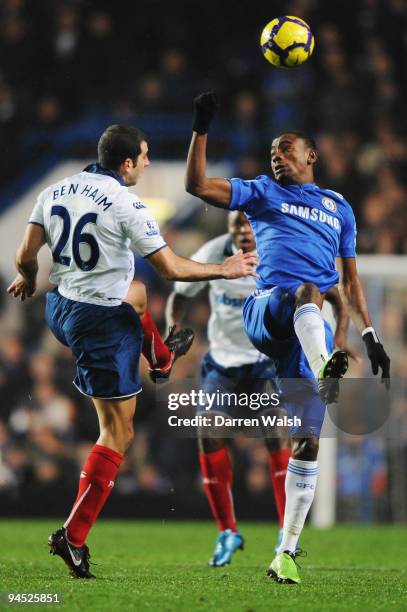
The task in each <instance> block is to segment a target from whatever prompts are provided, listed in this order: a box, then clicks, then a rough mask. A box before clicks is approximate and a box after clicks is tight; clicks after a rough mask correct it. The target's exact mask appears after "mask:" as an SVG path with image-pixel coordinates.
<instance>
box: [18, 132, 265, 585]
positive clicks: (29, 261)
mask: <svg viewBox="0 0 407 612" xmlns="http://www.w3.org/2000/svg"><path fill="white" fill-rule="evenodd" d="M98 157H99V163H97V164H92V165H90V166H88V167H87V168H85V170H84V171H83V172H80V173H79V174H76V175H74V176H71V177H67V178H64V179H63V180H61V181H59V182H57V183H55V184H54V185H51V186H50V187H48V188H47V189H45V190H44V191H43V192H42V193H41V194H40V195H39V197H38V200H37V203H36V205H35V207H34V210H33V213H32V215H31V217H30V221H29V225H28V227H27V229H26V233H25V236H24V239H23V241H22V243H21V245H20V247H19V249H18V251H17V256H16V266H17V269H18V275H17V277H16V278H15V280H14V281H13V283H12V284H11V285H10V287H9V288H8V292H9V293H10V294H12V295H13V296H14V297H16V298H20V299H21V300H25V299H26V298H29V297H31V296H33V295H34V293H35V290H36V277H37V272H38V262H37V254H38V251H39V250H40V248H41V247H42V246H43V245H44V244H45V243H47V244H48V246H49V248H50V249H51V252H52V258H53V265H52V269H51V275H50V280H51V282H52V283H55V284H56V285H57V287H56V289H55V290H54V291H52V292H50V293H47V296H46V311H45V316H46V319H47V323H48V325H49V327H50V328H51V330H52V331H53V333H54V335H55V336H56V337H57V338H58V339H59V340H60V341H61V342H62V343H63V344H65V345H67V346H69V347H70V348H71V351H72V353H73V355H74V357H75V359H76V366H77V375H76V378H75V381H74V384H75V385H76V387H77V388H78V389H79V390H80V391H81V392H82V393H84V394H85V395H88V396H90V397H91V398H92V400H93V403H94V405H95V408H96V412H97V416H98V420H99V426H100V435H99V438H98V440H97V443H96V444H95V446H94V447H93V448H92V450H91V452H90V454H89V456H88V458H87V460H86V462H85V465H84V466H83V469H82V472H81V476H80V480H79V490H78V494H77V498H76V501H75V503H74V505H73V508H72V511H71V513H70V515H69V517H68V519H67V521H66V522H65V524H64V526H63V527H62V528H61V529H59V530H57V531H56V532H55V533H53V534H52V535H51V536H50V538H49V546H50V552H52V553H53V554H57V555H59V556H60V557H62V559H63V560H64V561H65V563H66V564H67V565H68V567H69V569H70V573H71V575H72V576H74V577H77V578H93V577H94V576H93V574H92V573H91V572H90V571H89V557H90V555H89V549H88V547H87V546H86V543H85V542H86V539H87V536H88V533H89V531H90V529H91V527H92V525H93V524H94V522H95V521H96V519H97V517H98V515H99V513H100V511H101V509H102V508H103V506H104V504H105V502H106V500H107V498H108V496H109V493H110V492H111V490H112V487H113V485H114V481H115V477H116V474H117V471H118V469H119V467H120V464H121V461H122V458H123V454H124V453H125V451H126V449H127V448H128V446H129V445H130V443H131V441H132V439H133V417H134V413H135V409H136V394H137V393H139V392H140V391H141V384H140V376H139V357H140V353H141V351H142V350H144V348H146V352H147V355H148V350H150V352H151V358H152V366H153V367H152V369H154V367H155V365H157V363H156V362H155V363H154V360H155V358H154V350H155V348H156V339H155V338H154V337H153V338H152V344H151V345H150V347H149V348H148V347H143V331H144V333H145V331H146V329H147V330H150V331H151V330H152V323H153V322H152V320H151V321H147V323H145V322H144V320H143V323H142V322H141V321H140V316H139V314H140V315H142V314H143V309H145V306H146V304H145V299H144V297H143V290H142V286H141V290H140V285H135V284H132V281H133V276H134V257H133V254H132V252H131V250H130V247H133V248H134V249H135V251H136V252H137V253H138V254H139V255H141V256H143V257H147V258H148V260H149V261H150V262H151V263H152V265H153V266H154V268H155V269H156V270H157V272H158V273H159V274H160V275H162V276H164V277H165V278H167V279H170V280H185V281H201V280H206V279H216V278H237V277H240V276H245V275H250V274H251V275H255V272H254V266H255V265H256V263H257V260H256V258H255V257H254V256H253V255H252V254H242V253H240V254H237V255H235V256H234V257H231V258H228V259H227V260H226V261H225V262H224V263H222V264H219V265H216V264H199V263H196V262H193V261H191V260H188V259H185V258H183V257H179V256H178V255H176V254H175V253H174V252H173V251H172V250H171V249H170V248H169V247H168V246H167V245H166V243H165V242H164V240H163V238H162V237H161V235H160V231H159V228H158V225H157V223H156V221H155V219H154V218H153V216H152V215H151V213H150V212H149V211H148V209H147V207H146V206H145V205H144V204H143V203H142V202H140V200H139V198H138V197H137V196H136V195H134V194H132V193H130V192H129V191H128V189H127V188H128V187H130V186H132V185H135V184H136V183H137V181H138V179H139V178H140V176H141V174H142V172H143V170H144V168H145V167H147V166H148V165H149V163H150V162H149V159H148V144H147V139H146V137H145V136H144V134H143V133H142V132H141V131H140V130H138V129H137V128H133V127H128V126H120V125H116V126H110V127H109V128H107V130H106V131H105V132H104V133H103V134H102V136H101V138H100V140H99V144H98ZM144 318H145V317H144ZM152 335H153V336H154V332H152ZM156 335H157V334H156ZM178 340H179V344H181V345H183V346H178V347H176V349H177V351H178V354H182V349H184V352H185V350H187V349H188V348H189V346H188V343H189V345H190V341H191V338H190V334H187V335H186V337H184V338H181V339H180V338H178ZM161 342H162V341H161ZM144 344H145V342H144ZM162 344H163V343H162ZM168 348H169V347H168V346H167V347H166V349H167V357H168V352H169V351H168ZM173 352H176V350H174V351H173ZM170 367H171V364H170ZM156 369H157V370H159V372H158V375H162V374H164V375H165V374H166V372H165V371H162V369H161V368H160V367H159V366H158V367H157V368H156ZM163 369H164V370H165V368H163Z"/></svg>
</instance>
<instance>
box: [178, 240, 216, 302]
mask: <svg viewBox="0 0 407 612" xmlns="http://www.w3.org/2000/svg"><path fill="white" fill-rule="evenodd" d="M210 255H211V253H210V249H208V243H206V244H204V245H203V246H201V248H200V249H198V251H197V252H196V253H194V254H193V255H192V256H191V257H190V259H193V261H197V262H199V263H209V262H210V259H211V258H210ZM207 284H208V281H206V280H204V281H193V282H184V281H177V282H176V283H175V284H174V291H175V293H180V294H181V295H184V296H185V297H194V295H197V294H198V293H199V292H200V291H201V290H202V289H204V288H205V287H206V285H207Z"/></svg>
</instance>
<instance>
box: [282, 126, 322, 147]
mask: <svg viewBox="0 0 407 612" xmlns="http://www.w3.org/2000/svg"><path fill="white" fill-rule="evenodd" d="M285 133H286V134H294V136H296V137H297V138H301V140H303V141H304V142H305V144H306V145H307V147H309V148H310V149H313V150H314V151H318V147H317V143H316V142H315V139H314V138H313V137H312V136H309V135H308V134H306V133H305V132H297V131H295V130H287V132H285Z"/></svg>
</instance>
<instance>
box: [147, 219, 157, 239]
mask: <svg viewBox="0 0 407 612" xmlns="http://www.w3.org/2000/svg"><path fill="white" fill-rule="evenodd" d="M144 228H145V231H144V235H145V236H159V235H160V230H159V229H158V225H157V223H156V222H155V221H153V220H151V219H150V220H149V221H146V222H145V223H144Z"/></svg>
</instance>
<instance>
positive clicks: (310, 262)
mask: <svg viewBox="0 0 407 612" xmlns="http://www.w3.org/2000/svg"><path fill="white" fill-rule="evenodd" d="M230 183H231V185H232V196H231V200H230V204H229V208H230V210H240V211H242V212H244V213H246V215H247V218H248V220H249V222H250V225H251V227H252V230H253V233H254V236H255V239H256V245H257V253H258V256H259V261H260V264H259V266H258V268H257V272H258V274H259V278H258V281H257V287H258V289H269V288H270V287H273V286H275V285H278V286H280V287H284V288H286V289H290V290H292V291H295V290H296V289H297V287H299V285H301V284H302V283H304V282H310V283H314V284H315V285H317V287H318V288H319V290H320V291H321V292H322V293H325V292H326V291H328V289H329V288H330V287H332V286H333V285H336V283H337V282H338V279H339V275H338V273H337V271H336V269H335V258H336V257H355V255H356V251H355V248H356V223H355V217H354V214H353V211H352V208H351V206H350V204H349V203H348V202H347V201H346V200H345V199H344V198H343V196H341V195H340V194H338V193H336V192H335V191H330V190H329V189H320V188H319V187H318V186H317V185H315V184H314V183H307V184H303V185H295V184H292V185H285V186H283V185H280V184H279V183H276V182H275V181H273V180H272V179H271V178H270V177H268V176H258V177H257V178H256V179H255V180H252V181H245V180H242V179H239V178H233V179H230Z"/></svg>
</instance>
